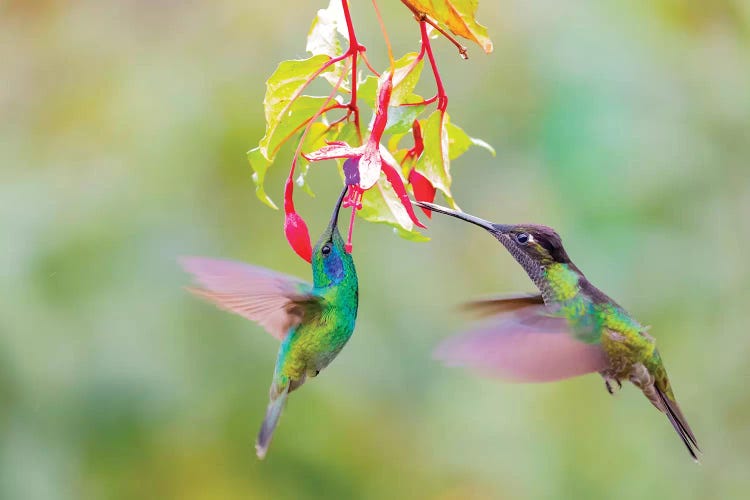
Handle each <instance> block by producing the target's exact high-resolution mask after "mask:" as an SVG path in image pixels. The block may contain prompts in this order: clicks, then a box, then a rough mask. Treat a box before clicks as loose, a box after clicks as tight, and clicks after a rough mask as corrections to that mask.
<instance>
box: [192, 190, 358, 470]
mask: <svg viewBox="0 0 750 500" xmlns="http://www.w3.org/2000/svg"><path fill="white" fill-rule="evenodd" d="M347 189H348V187H347V188H344V191H343V192H342V193H341V196H339V199H338V201H337V202H336V206H335V208H334V211H333V216H332V217H331V222H330V223H329V224H328V227H327V228H326V229H325V231H324V232H323V234H322V235H321V237H320V239H319V240H318V242H317V244H316V245H315V248H314V249H313V252H312V259H311V260H312V277H313V283H312V284H310V283H307V282H305V281H303V280H300V279H297V278H295V277H292V276H287V275H285V274H281V273H278V272H276V271H272V270H270V269H265V268H262V267H257V266H252V265H249V264H244V263H241V262H235V261H229V260H218V259H211V258H205V257H185V258H183V259H182V261H181V264H182V266H183V268H184V269H185V270H186V271H187V272H188V273H190V274H192V275H193V278H194V279H195V281H196V282H197V284H198V286H196V287H194V288H189V290H190V291H191V292H192V293H194V294H195V295H197V296H199V297H201V298H203V299H206V300H208V301H209V302H212V303H214V304H215V305H217V306H218V307H219V308H221V309H224V310H227V311H230V312H233V313H235V314H239V315H240V316H243V317H245V318H247V319H249V320H251V321H254V322H256V323H258V324H259V325H261V326H262V327H264V328H265V329H266V330H267V331H268V332H269V333H270V334H271V335H273V336H274V337H276V338H277V339H279V340H280V341H281V347H280V348H279V352H278V356H277V358H276V366H275V368H274V372H273V381H272V382H271V389H270V392H269V399H270V402H269V404H268V409H267V411H266V416H265V419H264V420H263V424H262V425H261V428H260V432H259V433H258V438H257V441H256V444H255V449H256V454H257V455H258V458H260V459H263V458H264V457H265V455H266V452H267V451H268V446H269V444H270V443H271V438H272V436H273V432H274V429H275V428H276V425H277V424H278V422H279V417H280V416H281V412H282V410H283V409H284V406H285V404H286V400H287V397H288V396H289V393H290V392H292V391H294V390H296V389H298V388H299V387H300V386H301V385H302V384H304V383H305V381H306V380H307V378H308V377H316V376H317V375H318V374H319V373H320V372H321V370H323V369H324V368H325V367H326V366H328V364H330V363H331V361H333V359H334V358H335V357H336V356H337V355H338V353H339V352H341V349H342V348H343V347H344V345H346V343H347V341H348V340H349V339H350V338H351V336H352V333H353V332H354V324H355V322H356V319H357V306H358V302H359V288H358V282H357V272H356V270H355V268H354V260H353V259H352V256H351V254H350V253H348V252H347V251H346V250H345V247H344V240H343V239H342V238H341V234H340V233H339V230H338V228H337V223H338V215H339V210H340V209H341V204H342V201H343V199H344V196H345V195H346V192H347Z"/></svg>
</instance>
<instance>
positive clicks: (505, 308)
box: [463, 293, 544, 317]
mask: <svg viewBox="0 0 750 500" xmlns="http://www.w3.org/2000/svg"><path fill="white" fill-rule="evenodd" d="M542 304H544V299H543V298H542V296H541V295H540V294H538V293H518V294H510V295H500V296H497V297H489V298H486V299H482V300H473V301H471V302H466V303H465V304H463V309H465V310H467V311H470V312H472V313H474V314H476V315H477V316H479V317H485V316H492V315H495V314H502V313H508V312H513V311H517V310H519V309H523V308H526V307H528V306H537V305H542Z"/></svg>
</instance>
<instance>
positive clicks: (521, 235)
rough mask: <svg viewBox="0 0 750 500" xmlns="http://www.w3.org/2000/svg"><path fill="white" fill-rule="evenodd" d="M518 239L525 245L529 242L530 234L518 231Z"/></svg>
mask: <svg viewBox="0 0 750 500" xmlns="http://www.w3.org/2000/svg"><path fill="white" fill-rule="evenodd" d="M516 241H517V242H518V243H520V244H521V245H525V244H526V243H528V242H529V235H528V234H526V233H518V234H517V235H516Z"/></svg>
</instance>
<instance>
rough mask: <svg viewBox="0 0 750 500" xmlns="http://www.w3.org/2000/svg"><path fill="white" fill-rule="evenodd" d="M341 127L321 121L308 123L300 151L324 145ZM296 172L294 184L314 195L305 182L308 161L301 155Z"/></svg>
mask: <svg viewBox="0 0 750 500" xmlns="http://www.w3.org/2000/svg"><path fill="white" fill-rule="evenodd" d="M340 129H341V127H329V126H328V125H327V124H325V123H322V122H315V123H313V124H312V125H310V130H309V132H308V133H307V136H306V137H305V142H304V143H303V144H302V148H301V149H300V151H302V152H303V153H308V152H310V151H316V150H318V149H320V148H322V147H323V146H325V145H326V142H328V141H334V140H336V136H337V135H338V132H339V130H340ZM297 169H298V174H297V178H296V179H294V182H295V184H297V186H299V187H301V188H302V189H303V190H304V191H305V192H306V193H307V194H308V195H310V196H312V197H314V196H315V193H313V191H312V189H310V185H309V184H308V183H307V173H308V171H309V170H310V163H309V162H308V161H307V160H305V158H304V157H303V156H300V157H299V159H298V160H297Z"/></svg>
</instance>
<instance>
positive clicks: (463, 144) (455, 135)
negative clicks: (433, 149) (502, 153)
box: [446, 123, 496, 160]
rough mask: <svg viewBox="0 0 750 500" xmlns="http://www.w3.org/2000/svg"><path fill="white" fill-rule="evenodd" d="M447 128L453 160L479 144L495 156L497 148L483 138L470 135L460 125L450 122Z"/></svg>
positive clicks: (450, 154)
mask: <svg viewBox="0 0 750 500" xmlns="http://www.w3.org/2000/svg"><path fill="white" fill-rule="evenodd" d="M446 129H447V131H448V149H449V151H450V153H449V156H450V159H451V160H455V159H456V158H458V157H459V156H461V155H462V154H464V153H465V152H466V151H467V150H468V149H469V148H470V147H471V146H479V147H480V148H482V149H486V150H487V151H489V153H490V154H491V155H492V156H495V154H496V153H495V148H493V147H492V146H490V145H489V144H487V143H486V142H485V141H483V140H481V139H475V138H474V137H469V135H468V134H467V133H466V132H464V131H463V129H462V128H461V127H459V126H458V125H454V124H453V123H448V124H446Z"/></svg>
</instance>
